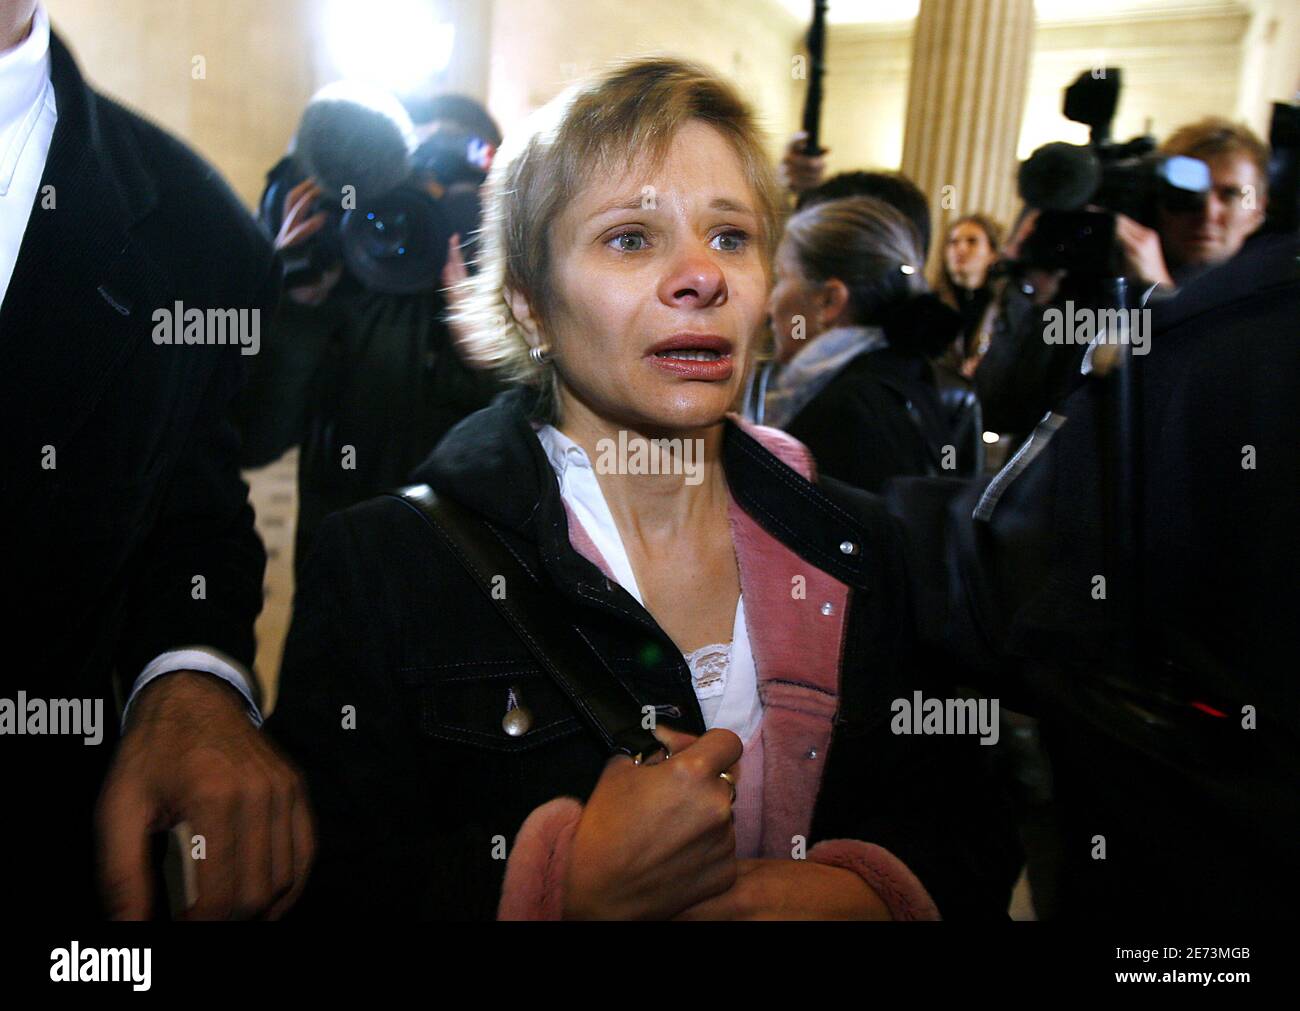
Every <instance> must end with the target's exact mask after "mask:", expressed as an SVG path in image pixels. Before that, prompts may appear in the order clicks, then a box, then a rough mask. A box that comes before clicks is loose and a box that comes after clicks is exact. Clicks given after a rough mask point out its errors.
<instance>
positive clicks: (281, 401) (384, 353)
mask: <svg viewBox="0 0 1300 1011" xmlns="http://www.w3.org/2000/svg"><path fill="white" fill-rule="evenodd" d="M445 312H446V306H445V305H444V303H443V300H442V298H441V296H440V295H439V294H438V293H437V292H436V291H432V290H431V291H428V292H418V293H415V294H407V295H391V294H384V293H382V292H372V291H364V290H361V289H360V288H359V286H358V285H357V284H356V283H355V282H354V281H352V279H351V278H345V279H344V282H343V283H341V284H340V286H339V287H338V288H336V289H335V291H334V292H333V293H332V294H331V295H330V297H329V298H328V299H327V300H326V301H325V302H324V303H323V304H322V305H319V306H303V305H297V304H296V303H294V302H293V301H292V300H291V299H289V298H287V297H286V298H285V299H284V300H283V302H282V303H281V305H280V307H279V310H278V315H277V317H276V322H275V326H274V328H273V333H272V336H271V338H270V340H268V341H267V343H266V346H265V348H264V350H263V353H262V354H260V355H258V356H257V358H256V360H255V361H254V362H253V364H252V374H251V375H250V377H249V384H248V388H247V390H246V391H245V393H244V395H243V396H242V397H241V398H240V402H239V407H238V411H237V415H238V422H239V427H240V434H241V435H242V436H243V442H244V456H243V461H242V462H243V464H244V466H246V467H260V466H263V465H264V464H267V463H270V462H271V461H272V460H275V459H276V458H277V457H279V456H280V455H281V454H283V453H284V452H285V450H287V449H289V448H290V447H292V446H299V447H301V449H300V456H299V458H298V523H297V528H296V535H295V539H294V568H295V570H296V571H297V572H301V571H302V565H303V561H304V560H305V558H306V556H307V553H308V552H309V551H310V548H311V544H312V541H313V540H314V538H315V536H316V531H317V529H318V528H319V527H320V523H321V520H323V519H324V518H325V517H326V516H328V515H329V514H330V513H332V512H334V511H335V510H338V509H344V508H346V507H347V506H350V505H355V504H356V503H358V502H362V501H364V500H365V499H368V498H370V497H371V496H373V495H378V494H379V493H380V492H382V491H385V490H386V489H388V488H392V487H395V486H397V485H400V484H403V483H405V482H406V480H407V479H408V478H409V476H410V473H411V471H412V470H413V469H414V468H415V467H416V466H417V465H418V464H419V463H420V461H421V460H423V459H424V457H425V456H426V455H427V454H428V452H429V447H430V446H436V445H437V444H438V440H439V439H441V438H442V437H443V436H444V435H446V434H447V432H448V431H449V430H450V429H451V427H452V426H453V425H455V424H456V422H458V421H460V420H461V419H462V418H464V417H465V416H466V415H469V414H473V413H474V412H475V411H477V410H478V409H479V408H481V407H485V406H487V404H488V403H490V402H491V400H492V397H493V395H495V394H496V393H498V392H499V391H500V384H499V383H498V382H497V381H496V380H495V378H494V377H493V376H492V374H490V373H487V372H483V371H479V370H476V369H472V368H470V367H469V366H468V365H466V364H465V363H464V362H463V361H462V360H461V357H460V354H459V353H458V352H457V351H456V349H455V347H454V346H453V341H452V337H451V333H450V331H449V330H448V328H447V324H446V323H445V322H444V321H443V318H442V317H443V315H444V313H445ZM347 447H351V456H350V459H349V461H348V463H349V464H350V466H345V465H344V452H345V449H346V448H347Z"/></svg>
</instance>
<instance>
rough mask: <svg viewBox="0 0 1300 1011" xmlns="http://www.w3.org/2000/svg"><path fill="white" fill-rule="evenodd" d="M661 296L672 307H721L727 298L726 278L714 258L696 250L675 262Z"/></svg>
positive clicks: (662, 288)
mask: <svg viewBox="0 0 1300 1011" xmlns="http://www.w3.org/2000/svg"><path fill="white" fill-rule="evenodd" d="M659 297H660V298H661V299H662V300H663V301H664V302H665V303H666V304H668V305H683V304H691V305H693V306H695V307H696V308H703V307H705V306H710V305H715V304H717V305H720V304H722V303H723V302H725V301H726V299H727V280H726V276H725V275H724V274H723V272H722V268H721V267H719V265H718V264H717V263H716V262H715V261H714V260H713V258H712V257H710V256H708V255H707V254H706V253H704V252H700V251H697V250H693V249H692V250H690V251H688V252H685V253H683V255H681V256H680V257H678V258H677V259H676V260H675V261H674V262H673V265H672V267H671V269H670V270H669V271H668V273H667V274H666V275H665V276H664V279H663V280H662V281H661V282H660V285H659Z"/></svg>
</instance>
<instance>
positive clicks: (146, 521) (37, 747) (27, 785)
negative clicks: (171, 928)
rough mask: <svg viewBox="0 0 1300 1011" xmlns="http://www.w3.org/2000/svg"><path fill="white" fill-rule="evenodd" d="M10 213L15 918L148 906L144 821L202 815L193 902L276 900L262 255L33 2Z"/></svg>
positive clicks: (192, 833)
mask: <svg viewBox="0 0 1300 1011" xmlns="http://www.w3.org/2000/svg"><path fill="white" fill-rule="evenodd" d="M0 210H2V211H3V214H0V294H2V295H3V305H2V307H0V348H2V350H3V359H0V360H2V361H3V366H2V367H0V457H2V466H3V474H4V486H3V488H4V490H3V494H2V495H0V502H3V513H0V520H2V522H3V529H4V535H5V543H6V547H5V548H4V550H3V553H2V554H3V558H4V562H5V570H4V576H3V579H2V580H0V584H2V586H3V589H0V605H2V606H0V614H3V621H4V628H5V633H6V634H5V644H6V652H7V653H8V657H7V660H8V663H6V664H5V665H4V673H3V675H0V751H3V753H4V757H5V769H6V781H7V793H8V797H7V799H8V801H9V803H8V805H7V815H8V817H6V819H5V821H6V827H5V830H4V832H3V833H0V859H2V860H3V861H4V862H3V866H4V867H5V869H6V872H7V875H8V877H9V879H10V882H11V886H10V887H7V889H6V892H7V896H6V897H7V900H8V901H7V903H6V908H8V909H10V910H14V911H17V912H21V913H24V914H27V916H28V917H30V916H33V915H34V916H36V917H39V918H59V919H63V918H66V917H72V916H93V915H99V914H100V913H101V912H103V911H107V912H108V913H109V914H111V915H114V916H118V917H139V916H145V915H148V914H149V913H150V911H151V910H152V909H153V908H155V907H154V904H155V902H156V901H157V900H158V895H157V890H156V889H155V888H154V887H153V885H152V881H151V874H150V865H151V853H150V837H151V833H153V832H156V831H160V830H163V829H167V828H169V827H171V826H173V825H176V824H179V823H181V822H188V824H189V826H190V830H189V831H188V832H187V833H186V835H185V843H186V848H187V851H188V852H187V855H188V856H189V857H192V858H193V859H194V865H195V870H196V872H197V889H198V895H199V898H198V902H197V904H196V905H195V906H194V907H193V908H192V909H191V910H190V915H193V916H200V917H207V916H213V917H224V916H252V915H258V914H261V913H269V914H270V915H278V913H279V912H280V911H281V910H282V909H284V908H285V907H286V906H287V904H288V903H290V902H292V900H293V898H294V897H295V894H296V889H297V886H298V885H299V884H300V883H301V881H302V879H303V878H304V877H305V874H306V869H307V866H308V864H309V862H310V858H311V850H312V839H311V827H310V819H309V816H308V814H307V810H306V802H305V798H304V796H303V793H302V789H301V786H300V784H299V780H298V777H297V775H296V773H295V772H293V771H292V769H290V768H289V766H288V765H287V764H286V763H285V762H284V761H283V760H282V759H281V758H280V757H279V756H278V755H277V754H276V752H275V751H274V750H273V749H272V748H271V746H270V745H269V744H268V743H267V742H266V741H265V740H264V739H263V737H262V735H261V734H260V732H259V730H258V729H257V727H258V725H259V724H260V720H261V717H260V714H259V713H258V711H257V707H256V704H255V702H254V699H253V695H252V689H251V687H250V685H251V684H252V675H251V673H250V667H251V664H252V659H253V654H254V641H253V622H254V619H255V618H256V616H257V613H258V611H259V610H260V607H261V578H262V571H263V567H264V564H265V555H264V553H263V550H262V546H261V543H260V541H259V540H258V537H257V534H256V532H255V531H254V529H253V513H252V509H251V507H250V506H249V504H248V501H247V487H246V486H245V485H244V484H243V482H242V481H241V480H240V477H239V471H238V464H237V461H238V439H237V436H236V434H235V431H234V429H233V427H232V426H231V424H230V423H229V421H228V420H227V414H228V411H229V405H230V403H231V401H232V400H233V398H234V397H235V395H236V394H237V393H238V391H239V388H240V386H241V384H242V382H243V374H244V370H245V363H246V360H247V357H248V354H249V353H250V352H255V351H256V350H257V347H258V344H259V342H260V338H261V333H260V321H261V320H262V319H267V320H269V317H270V312H271V309H272V307H273V305H274V301H275V298H276V295H277V289H278V271H277V269H276V268H275V267H274V265H273V260H272V255H271V251H270V249H269V248H268V246H267V244H266V243H265V241H264V240H263V239H262V238H261V237H260V236H259V233H258V231H257V229H256V227H255V225H254V223H253V221H252V219H251V218H250V217H249V215H248V214H247V213H246V212H245V211H244V209H243V208H242V207H241V206H240V205H239V203H238V201H237V200H236V198H235V197H234V195H233V194H232V193H231V192H230V191H229V190H228V189H227V188H226V187H225V185H224V184H223V183H222V182H221V181H220V180H219V178H218V177H217V176H216V174H215V172H214V171H213V170H212V169H211V168H210V167H209V166H207V165H206V164H205V163H204V162H202V161H201V160H200V159H199V158H197V157H196V156H195V155H194V154H192V153H191V152H190V151H188V150H187V149H186V148H185V147H184V146H182V145H181V144H180V143H178V142H177V141H175V140H174V139H172V138H171V137H169V136H168V135H167V134H165V133H163V132H162V131H161V130H159V129H157V128H156V127H154V126H152V125H150V124H149V123H147V122H146V121H144V120H143V119H141V118H139V117H137V116H135V115H133V114H131V113H129V112H127V111H126V110H124V109H123V108H121V107H120V106H118V105H117V104H115V103H113V102H111V101H108V100H106V99H105V98H103V97H102V96H99V95H96V94H95V93H94V92H93V91H92V90H90V88H89V87H88V86H87V85H86V84H85V83H84V82H83V80H82V78H81V76H80V74H79V73H78V70H77V67H76V64H75V62H74V61H73V59H72V57H71V55H70V54H69V53H68V50H67V49H66V48H65V47H64V45H63V44H62V43H61V42H60V40H59V39H58V37H57V36H54V35H52V34H51V33H50V31H49V22H48V20H47V18H46V15H45V12H44V10H43V9H40V8H39V7H38V5H37V2H36V0H0ZM124 704H127V709H126V720H125V723H124V726H123V727H119V717H118V712H119V707H120V706H121V705H124ZM97 798H98V800H97ZM96 837H98V843H97V844H96ZM96 855H97V857H98V859H97V860H96ZM97 864H98V870H99V875H98V876H99V881H98V884H99V889H98V891H99V892H100V894H101V895H102V897H103V899H104V901H105V903H106V910H105V907H103V906H100V905H99V903H98V901H97V897H96V896H97V889H96V881H95V877H96V874H95V871H96V865H97ZM15 889H16V894H15Z"/></svg>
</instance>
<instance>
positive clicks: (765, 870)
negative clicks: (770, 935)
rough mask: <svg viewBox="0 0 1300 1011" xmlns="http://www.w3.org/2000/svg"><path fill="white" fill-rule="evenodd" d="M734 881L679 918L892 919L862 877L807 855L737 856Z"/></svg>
mask: <svg viewBox="0 0 1300 1011" xmlns="http://www.w3.org/2000/svg"><path fill="white" fill-rule="evenodd" d="M737 863H738V865H739V866H738V868H737V872H736V883H735V884H734V885H732V886H731V888H729V889H728V890H727V891H725V892H723V893H722V894H721V895H718V896H715V897H714V898H711V899H705V900H704V901H703V902H700V903H698V904H696V905H694V906H692V907H691V908H689V909H687V910H686V911H685V912H683V913H680V914H679V915H678V916H676V917H675V919H678V920H892V919H893V917H892V916H891V915H890V913H889V907H887V906H886V905H885V903H884V902H883V901H882V900H881V898H880V896H879V895H877V894H876V893H875V891H874V890H873V889H872V888H871V886H870V885H868V884H867V883H866V882H865V881H863V880H862V878H860V877H858V875H856V874H854V873H853V872H852V871H850V870H845V869H844V868H843V867H831V866H830V865H828V864H819V863H813V862H811V861H808V860H740V861H737Z"/></svg>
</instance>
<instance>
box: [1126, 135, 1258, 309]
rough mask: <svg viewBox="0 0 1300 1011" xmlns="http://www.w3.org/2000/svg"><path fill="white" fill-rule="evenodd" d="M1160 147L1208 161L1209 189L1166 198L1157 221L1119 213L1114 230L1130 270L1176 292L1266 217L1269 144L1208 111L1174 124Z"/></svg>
mask: <svg viewBox="0 0 1300 1011" xmlns="http://www.w3.org/2000/svg"><path fill="white" fill-rule="evenodd" d="M1160 153H1161V154H1163V155H1183V156H1185V157H1188V158H1197V159H1200V160H1201V161H1203V162H1205V164H1206V165H1208V166H1209V169H1210V179H1211V189H1210V191H1209V193H1207V194H1206V198H1205V200H1204V202H1203V203H1201V204H1200V206H1198V207H1192V208H1187V209H1185V210H1184V209H1172V208H1169V207H1167V206H1164V205H1162V206H1161V207H1160V208H1159V212H1158V213H1159V221H1158V228H1155V229H1152V228H1147V227H1145V226H1143V225H1140V224H1138V223H1137V222H1136V221H1133V220H1132V219H1131V218H1128V217H1126V216H1125V215H1122V214H1121V215H1118V216H1117V217H1116V223H1115V224H1116V227H1115V234H1116V238H1117V239H1118V240H1119V242H1120V244H1121V246H1122V247H1123V250H1124V257H1125V267H1126V273H1127V274H1128V276H1129V277H1131V278H1134V279H1136V280H1137V281H1139V282H1140V283H1141V284H1142V285H1143V286H1144V287H1149V286H1150V285H1153V284H1154V285H1158V286H1159V287H1160V288H1161V289H1166V291H1169V292H1171V291H1172V290H1173V289H1175V288H1177V287H1180V286H1181V285H1183V284H1185V283H1186V282H1187V281H1189V280H1191V279H1192V278H1193V277H1195V276H1197V275H1199V274H1201V273H1203V272H1205V271H1206V270H1208V269H1210V268H1211V267H1214V266H1217V265H1218V264H1220V263H1224V262H1226V261H1227V260H1230V259H1232V257H1234V256H1236V255H1237V253H1238V252H1239V251H1240V250H1241V247H1242V245H1243V244H1244V243H1245V241H1246V240H1247V239H1248V238H1250V236H1251V235H1252V234H1254V233H1255V232H1256V231H1257V230H1258V229H1259V227H1260V225H1262V224H1263V223H1264V211H1265V207H1266V205H1267V201H1268V160H1269V150H1268V145H1267V144H1265V143H1264V142H1263V141H1262V140H1260V139H1259V138H1258V137H1256V136H1255V134H1254V133H1253V132H1251V130H1250V129H1249V128H1248V127H1246V126H1242V125H1239V124H1235V123H1230V122H1228V121H1227V120H1225V119H1218V118H1215V117H1209V118H1206V119H1203V120H1200V121H1199V122H1197V123H1193V124H1190V125H1188V126H1184V127H1180V128H1179V129H1178V130H1176V131H1174V133H1173V134H1172V135H1171V136H1170V137H1169V139H1168V140H1166V141H1165V142H1164V144H1162V145H1161V147H1160ZM1165 293H1166V292H1165V291H1162V292H1160V294H1165Z"/></svg>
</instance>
